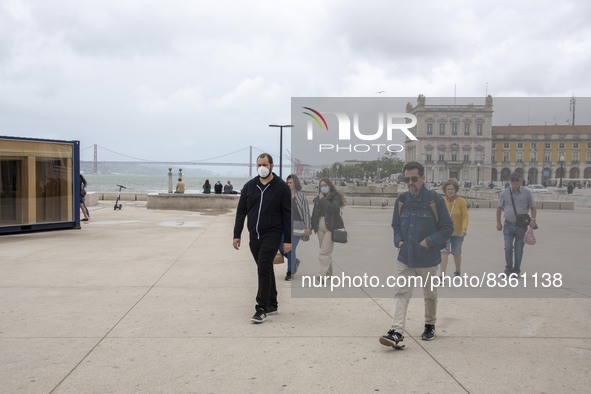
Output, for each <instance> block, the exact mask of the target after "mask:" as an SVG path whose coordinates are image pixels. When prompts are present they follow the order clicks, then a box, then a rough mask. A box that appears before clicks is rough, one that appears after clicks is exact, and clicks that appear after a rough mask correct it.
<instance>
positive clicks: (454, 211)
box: [440, 178, 468, 276]
mask: <svg viewBox="0 0 591 394" xmlns="http://www.w3.org/2000/svg"><path fill="white" fill-rule="evenodd" d="M441 189H442V190H443V192H444V193H445V198H444V199H443V200H444V201H445V206H446V207H447V210H448V211H449V216H451V220H452V221H453V222H454V232H453V234H452V236H451V238H450V239H449V240H448V241H447V245H446V247H445V248H444V249H442V250H441V270H440V271H441V276H443V275H445V271H446V269H447V259H448V257H449V255H450V253H451V254H452V256H454V264H455V266H456V270H455V271H454V276H460V274H461V271H460V269H461V267H462V243H463V242H464V237H465V236H466V234H468V204H467V203H466V200H465V199H464V198H463V197H460V196H458V194H457V193H458V191H459V190H460V184H459V183H458V181H457V180H455V179H454V178H451V179H449V180H448V181H446V182H444V183H443V186H441Z"/></svg>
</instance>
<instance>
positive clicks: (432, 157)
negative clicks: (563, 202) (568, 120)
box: [405, 95, 591, 184]
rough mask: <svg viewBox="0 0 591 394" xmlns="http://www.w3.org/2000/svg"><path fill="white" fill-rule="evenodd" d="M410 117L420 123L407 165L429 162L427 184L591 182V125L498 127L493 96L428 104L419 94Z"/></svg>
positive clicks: (408, 148) (409, 145)
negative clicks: (514, 178)
mask: <svg viewBox="0 0 591 394" xmlns="http://www.w3.org/2000/svg"><path fill="white" fill-rule="evenodd" d="M406 112H407V113H411V114H413V115H415V116H416V118H417V124H416V126H415V127H413V128H412V129H411V131H412V133H413V134H414V135H415V136H416V137H417V141H411V140H409V139H407V140H406V141H405V152H406V161H418V162H420V163H423V164H424V166H425V176H426V180H427V182H443V181H445V180H447V179H449V178H456V179H458V180H459V181H460V183H471V184H476V183H480V184H488V183H490V182H491V181H492V182H503V183H504V182H506V181H507V180H508V179H509V175H510V174H511V173H512V172H520V173H522V174H523V179H524V180H525V181H526V182H528V183H533V184H535V183H545V182H550V183H553V180H556V179H559V178H565V179H579V180H582V179H585V180H586V179H589V182H591V126H587V125H585V126H575V125H564V126H559V125H554V126H547V125H541V126H511V125H509V126H493V125H492V123H493V98H492V97H491V96H490V95H489V96H487V97H486V98H485V103H484V105H474V104H468V105H465V104H464V105H426V99H425V97H424V96H423V95H419V97H418V99H417V105H416V106H412V105H411V104H410V103H409V104H407V107H406Z"/></svg>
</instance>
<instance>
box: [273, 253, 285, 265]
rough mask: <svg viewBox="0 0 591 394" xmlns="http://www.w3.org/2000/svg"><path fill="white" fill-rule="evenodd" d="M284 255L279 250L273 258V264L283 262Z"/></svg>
mask: <svg viewBox="0 0 591 394" xmlns="http://www.w3.org/2000/svg"><path fill="white" fill-rule="evenodd" d="M283 262H284V261H283V255H282V254H281V253H279V252H277V254H276V255H275V258H274V259H273V264H283Z"/></svg>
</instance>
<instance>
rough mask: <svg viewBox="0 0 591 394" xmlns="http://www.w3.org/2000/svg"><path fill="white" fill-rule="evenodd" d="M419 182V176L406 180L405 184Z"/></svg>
mask: <svg viewBox="0 0 591 394" xmlns="http://www.w3.org/2000/svg"><path fill="white" fill-rule="evenodd" d="M418 180H419V177H418V176H411V177H406V178H404V183H411V182H412V183H416V182H417V181H418Z"/></svg>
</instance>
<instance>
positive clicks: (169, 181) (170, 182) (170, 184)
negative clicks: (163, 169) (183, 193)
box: [168, 168, 172, 193]
mask: <svg viewBox="0 0 591 394" xmlns="http://www.w3.org/2000/svg"><path fill="white" fill-rule="evenodd" d="M168 192H169V193H172V168H169V169H168Z"/></svg>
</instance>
